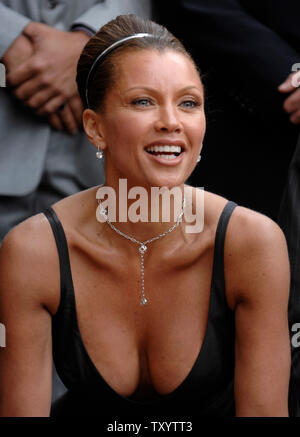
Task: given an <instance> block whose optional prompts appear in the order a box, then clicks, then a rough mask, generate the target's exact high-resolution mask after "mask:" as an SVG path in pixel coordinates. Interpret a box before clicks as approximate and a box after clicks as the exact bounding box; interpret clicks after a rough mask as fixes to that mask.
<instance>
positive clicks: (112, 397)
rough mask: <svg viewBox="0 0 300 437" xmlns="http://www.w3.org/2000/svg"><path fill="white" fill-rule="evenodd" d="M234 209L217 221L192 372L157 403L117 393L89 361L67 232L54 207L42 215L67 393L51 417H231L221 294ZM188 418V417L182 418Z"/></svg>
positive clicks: (229, 331)
mask: <svg viewBox="0 0 300 437" xmlns="http://www.w3.org/2000/svg"><path fill="white" fill-rule="evenodd" d="M236 206H237V205H236V204H235V203H234V202H231V201H229V202H228V203H227V204H226V206H225V207H224V209H223V211H222V214H221V216H220V218H219V222H218V226H217V231H216V236H215V249H214V261H213V274H212V281H211V291H210V303H209V314H208V321H207V326H206V333H205V337H204V341H203V344H202V347H201V350H200V352H199V355H198V357H197V359H196V361H195V363H194V366H193V368H192V370H191V371H190V372H189V374H188V375H187V377H186V378H185V380H184V381H183V382H182V383H181V384H180V386H179V387H177V388H176V389H175V390H174V391H173V392H172V393H170V394H167V395H158V396H157V400H155V401H136V400H133V399H130V398H127V397H124V396H121V395H119V394H118V393H117V392H116V391H114V390H113V389H112V388H111V387H110V386H109V385H108V384H107V383H106V381H105V380H104V379H103V378H102V376H101V375H100V373H99V372H98V371H97V369H96V368H95V366H94V364H93V362H92V361H91V359H90V357H89V355H88V353H87V351H86V349H85V346H84V344H83V341H82V337H81V335H80V332H79V328H78V323H77V316H76V308H75V296H74V289H73V282H72V274H71V269H70V262H69V254H68V246H67V242H66V237H65V233H64V230H63V227H62V225H61V222H60V221H59V219H58V217H57V215H56V213H55V212H54V210H53V209H51V208H48V209H47V210H46V211H45V212H44V213H45V215H46V217H47V218H48V220H49V222H50V225H51V227H52V230H53V233H54V237H55V240H56V244H57V250H58V255H59V260H60V274H61V300H60V305H59V308H58V310H57V313H56V314H55V316H53V320H52V341H53V358H54V362H55V366H56V370H57V373H58V375H59V376H60V378H61V380H62V381H63V383H64V384H65V386H66V387H67V389H68V392H67V393H66V394H65V395H64V396H63V397H62V398H60V399H58V400H57V401H56V402H55V403H54V404H53V405H52V410H51V416H54V417H62V416H76V417H80V416H95V417H102V418H103V417H109V416H112V415H113V417H124V416H126V420H128V417H134V418H136V417H149V414H152V415H155V417H158V416H162V417H163V418H164V419H166V418H167V417H172V418H174V417H180V418H182V417H183V416H184V415H189V414H192V413H193V414H194V413H195V412H196V414H197V416H231V417H232V416H234V415H235V404H234V391H233V378H234V343H235V328H234V313H233V312H232V311H231V310H230V309H229V307H228V305H227V302H226V296H225V279H224V241H225V233H226V228H227V224H228V221H229V219H230V216H231V213H232V212H233V210H234V208H235V207H236ZM186 417H187V416H186Z"/></svg>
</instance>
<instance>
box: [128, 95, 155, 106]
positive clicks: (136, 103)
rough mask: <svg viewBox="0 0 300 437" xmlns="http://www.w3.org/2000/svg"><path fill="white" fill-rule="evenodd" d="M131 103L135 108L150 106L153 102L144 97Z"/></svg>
mask: <svg viewBox="0 0 300 437" xmlns="http://www.w3.org/2000/svg"><path fill="white" fill-rule="evenodd" d="M131 103H132V105H134V106H150V105H151V103H152V102H151V100H150V99H148V98H146V97H143V98H139V99H134V100H133V101H132V102H131Z"/></svg>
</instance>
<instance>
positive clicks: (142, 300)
mask: <svg viewBox="0 0 300 437" xmlns="http://www.w3.org/2000/svg"><path fill="white" fill-rule="evenodd" d="M147 303H148V301H147V299H146V298H145V297H142V299H141V305H142V306H145V305H147Z"/></svg>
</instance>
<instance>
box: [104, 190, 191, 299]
mask: <svg viewBox="0 0 300 437" xmlns="http://www.w3.org/2000/svg"><path fill="white" fill-rule="evenodd" d="M97 200H98V203H99V206H100V214H101V215H102V216H103V217H104V218H105V221H106V223H107V224H108V225H109V226H110V227H111V229H113V230H114V231H115V232H117V233H118V234H119V235H121V236H122V237H124V238H127V240H130V241H132V242H133V243H136V244H138V245H139V246H140V247H139V254H140V260H141V278H142V297H141V300H140V304H141V305H142V306H144V305H146V304H147V303H148V299H146V296H145V281H144V278H145V274H144V253H145V252H146V250H147V249H148V247H147V244H149V243H152V242H153V241H155V240H158V239H159V238H162V237H165V236H166V235H167V234H169V233H170V232H172V231H173V230H174V229H175V228H177V226H178V225H179V224H180V222H181V221H182V216H183V212H184V207H185V203H186V201H185V197H183V202H182V207H181V211H180V214H179V215H178V217H177V220H176V222H175V223H174V225H173V226H171V227H170V228H169V229H168V230H167V231H165V232H163V233H162V234H159V235H157V236H156V237H153V238H150V239H149V240H145V241H139V240H136V239H135V238H134V237H131V236H130V235H127V234H124V232H122V231H120V230H119V229H117V228H116V227H115V226H114V225H113V224H112V223H111V222H110V221H109V219H108V214H107V211H106V209H105V208H104V207H103V205H102V203H101V200H100V199H97Z"/></svg>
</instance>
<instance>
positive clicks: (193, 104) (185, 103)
mask: <svg viewBox="0 0 300 437" xmlns="http://www.w3.org/2000/svg"><path fill="white" fill-rule="evenodd" d="M180 105H181V106H183V107H184V108H185V109H193V108H196V107H197V106H200V102H198V101H196V100H192V99H188V100H184V101H183V102H181V103H180Z"/></svg>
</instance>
